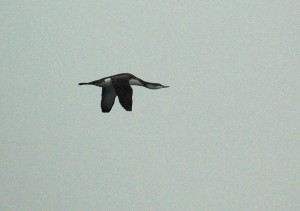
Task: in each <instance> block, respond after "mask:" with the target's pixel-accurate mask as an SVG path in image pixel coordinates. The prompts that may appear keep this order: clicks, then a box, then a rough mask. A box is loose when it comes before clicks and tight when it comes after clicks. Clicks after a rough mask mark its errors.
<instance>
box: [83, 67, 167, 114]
mask: <svg viewBox="0 0 300 211" xmlns="http://www.w3.org/2000/svg"><path fill="white" fill-rule="evenodd" d="M79 85H95V86H99V87H102V99H101V109H102V112H104V113H108V112H110V110H111V109H112V107H113V105H114V103H115V98H116V96H118V98H119V101H120V104H121V105H122V106H123V108H124V109H125V110H126V111H132V94H133V90H132V88H131V86H132V85H136V86H144V87H146V88H148V89H160V88H167V87H169V86H163V85H161V84H158V83H151V82H147V81H144V80H142V79H140V78H138V77H136V76H134V75H132V74H130V73H120V74H117V75H112V76H108V77H105V78H102V79H99V80H95V81H91V82H88V83H79Z"/></svg>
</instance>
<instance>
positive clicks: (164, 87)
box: [162, 86, 170, 88]
mask: <svg viewBox="0 0 300 211" xmlns="http://www.w3.org/2000/svg"><path fill="white" fill-rule="evenodd" d="M168 87H170V86H162V88H168Z"/></svg>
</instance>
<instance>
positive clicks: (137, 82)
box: [129, 78, 144, 86]
mask: <svg viewBox="0 0 300 211" xmlns="http://www.w3.org/2000/svg"><path fill="white" fill-rule="evenodd" d="M129 84H130V85H136V86H144V85H143V84H142V83H141V82H140V81H138V80H136V79H134V78H133V79H130V80H129Z"/></svg>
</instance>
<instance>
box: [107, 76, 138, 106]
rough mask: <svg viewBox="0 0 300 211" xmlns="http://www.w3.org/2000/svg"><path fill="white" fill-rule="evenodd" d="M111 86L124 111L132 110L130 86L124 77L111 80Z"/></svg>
mask: <svg viewBox="0 0 300 211" xmlns="http://www.w3.org/2000/svg"><path fill="white" fill-rule="evenodd" d="M112 82H113V86H114V88H115V90H116V92H117V95H118V97H119V101H120V104H121V105H122V106H123V108H124V109H125V110H126V111H131V110H132V93H133V91H132V88H131V86H130V84H129V81H128V80H126V79H124V80H123V79H118V80H116V81H114V80H113V81H112Z"/></svg>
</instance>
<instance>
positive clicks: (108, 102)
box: [101, 86, 117, 113]
mask: <svg viewBox="0 0 300 211" xmlns="http://www.w3.org/2000/svg"><path fill="white" fill-rule="evenodd" d="M116 96H117V93H116V90H115V89H114V87H113V86H108V87H102V99H101V109H102V112H104V113H108V112H110V110H111V108H112V107H113V105H114V103H115V98H116Z"/></svg>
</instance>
